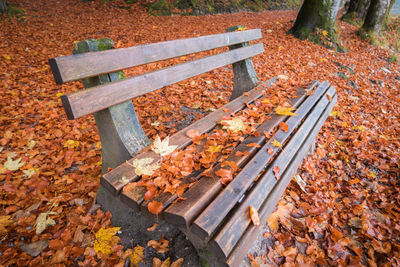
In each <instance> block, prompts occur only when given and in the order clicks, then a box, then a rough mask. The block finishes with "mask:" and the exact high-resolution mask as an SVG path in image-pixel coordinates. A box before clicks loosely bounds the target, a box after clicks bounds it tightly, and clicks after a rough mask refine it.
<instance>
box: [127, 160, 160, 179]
mask: <svg viewBox="0 0 400 267" xmlns="http://www.w3.org/2000/svg"><path fill="white" fill-rule="evenodd" d="M152 162H153V159H152V158H142V159H135V160H134V161H133V162H132V164H131V166H132V167H134V168H135V173H136V174H137V175H139V176H141V175H149V176H150V175H152V174H153V173H154V171H155V170H157V169H159V168H160V164H157V163H154V164H151V163H152Z"/></svg>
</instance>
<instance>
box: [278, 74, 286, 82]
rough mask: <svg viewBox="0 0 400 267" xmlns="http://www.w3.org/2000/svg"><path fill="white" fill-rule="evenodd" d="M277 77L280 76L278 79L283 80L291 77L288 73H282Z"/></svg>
mask: <svg viewBox="0 0 400 267" xmlns="http://www.w3.org/2000/svg"><path fill="white" fill-rule="evenodd" d="M276 78H278V80H282V81H287V80H289V77H288V76H287V75H284V74H280V75H278V76H277V77H276Z"/></svg>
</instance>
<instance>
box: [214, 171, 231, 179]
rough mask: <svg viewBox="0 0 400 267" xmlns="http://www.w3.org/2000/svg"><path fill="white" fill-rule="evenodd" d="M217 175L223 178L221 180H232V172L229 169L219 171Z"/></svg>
mask: <svg viewBox="0 0 400 267" xmlns="http://www.w3.org/2000/svg"><path fill="white" fill-rule="evenodd" d="M215 175H217V176H219V177H221V178H230V179H232V171H231V170H227V169H219V170H218V171H216V172H215Z"/></svg>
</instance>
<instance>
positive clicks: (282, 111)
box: [275, 107, 298, 116]
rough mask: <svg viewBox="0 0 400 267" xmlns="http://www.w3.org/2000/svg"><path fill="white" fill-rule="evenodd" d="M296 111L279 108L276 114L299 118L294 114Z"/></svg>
mask: <svg viewBox="0 0 400 267" xmlns="http://www.w3.org/2000/svg"><path fill="white" fill-rule="evenodd" d="M294 109H295V108H293V107H289V108H286V107H277V108H275V113H276V114H277V115H280V116H298V115H297V114H296V113H293V112H292V111H293V110H294Z"/></svg>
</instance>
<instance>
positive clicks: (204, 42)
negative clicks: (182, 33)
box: [49, 29, 261, 84]
mask: <svg viewBox="0 0 400 267" xmlns="http://www.w3.org/2000/svg"><path fill="white" fill-rule="evenodd" d="M260 38H261V30H260V29H254V30H248V31H238V32H229V33H222V34H214V35H207V36H201V37H196V38H188V39H181V40H174V41H166V42H160V43H153V44H146V45H140V46H133V47H128V48H120V49H112V50H106V51H101V52H96V53H85V54H79V55H70V56H61V57H57V58H52V59H50V60H49V63H50V66H51V69H52V71H53V74H54V78H55V80H56V83H57V84H62V83H65V82H69V81H76V80H81V79H83V78H88V77H93V76H97V75H100V74H105V73H109V72H114V71H118V70H122V69H126V68H130V67H134V66H138V65H142V64H147V63H151V62H155V61H160V60H165V59H169V58H174V57H179V56H184V55H188V54H192V53H197V52H202V51H206V50H210V49H215V48H219V47H224V46H230V45H234V44H239V43H243V42H248V41H252V40H256V39H260Z"/></svg>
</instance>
